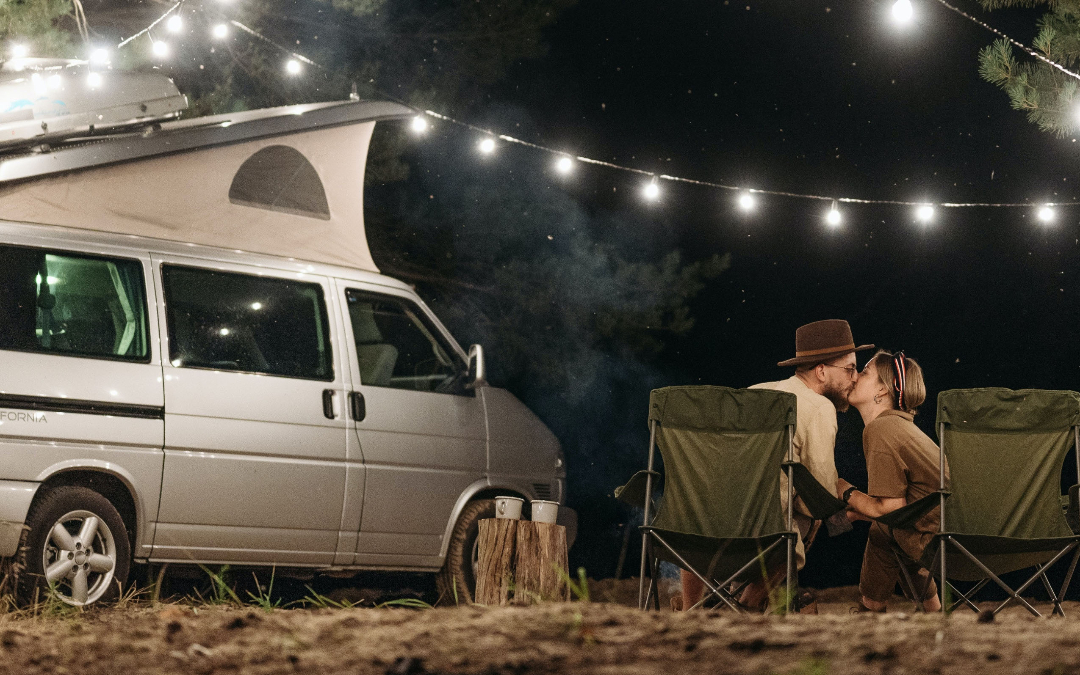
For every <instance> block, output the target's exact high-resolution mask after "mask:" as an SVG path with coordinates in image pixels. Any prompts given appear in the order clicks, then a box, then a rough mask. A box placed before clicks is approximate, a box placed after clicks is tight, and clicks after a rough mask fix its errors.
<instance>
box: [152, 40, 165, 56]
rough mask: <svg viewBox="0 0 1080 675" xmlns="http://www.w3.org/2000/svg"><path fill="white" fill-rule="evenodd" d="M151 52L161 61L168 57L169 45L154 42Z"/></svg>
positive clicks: (157, 41) (159, 41) (158, 41)
mask: <svg viewBox="0 0 1080 675" xmlns="http://www.w3.org/2000/svg"><path fill="white" fill-rule="evenodd" d="M151 51H153V52H154V56H157V57H158V58H162V59H163V58H165V57H166V56H168V55H169V44H168V43H167V42H162V41H161V40H154V44H153V45H152V46H151Z"/></svg>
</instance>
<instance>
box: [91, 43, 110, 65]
mask: <svg viewBox="0 0 1080 675" xmlns="http://www.w3.org/2000/svg"><path fill="white" fill-rule="evenodd" d="M90 63H93V64H96V65H99V66H104V65H108V63H109V50H108V49H105V48H104V47H98V48H97V49H95V50H93V51H92V52H90Z"/></svg>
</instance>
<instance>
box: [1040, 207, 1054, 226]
mask: <svg viewBox="0 0 1080 675" xmlns="http://www.w3.org/2000/svg"><path fill="white" fill-rule="evenodd" d="M1037 215H1038V217H1039V220H1040V221H1041V222H1043V223H1052V222H1054V209H1052V208H1050V206H1049V205H1047V206H1043V207H1042V208H1040V209H1039V213H1038V214H1037Z"/></svg>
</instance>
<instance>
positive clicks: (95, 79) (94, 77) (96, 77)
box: [86, 73, 101, 89]
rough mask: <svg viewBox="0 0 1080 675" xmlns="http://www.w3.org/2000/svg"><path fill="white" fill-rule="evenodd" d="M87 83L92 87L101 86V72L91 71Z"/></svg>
mask: <svg viewBox="0 0 1080 675" xmlns="http://www.w3.org/2000/svg"><path fill="white" fill-rule="evenodd" d="M86 85H87V86H88V87H90V88H91V89H96V88H98V87H100V86H101V73H90V74H89V75H87V76H86Z"/></svg>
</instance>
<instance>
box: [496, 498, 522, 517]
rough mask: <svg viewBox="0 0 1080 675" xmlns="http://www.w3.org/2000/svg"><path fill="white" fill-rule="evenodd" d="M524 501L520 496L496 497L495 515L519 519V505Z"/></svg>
mask: <svg viewBox="0 0 1080 675" xmlns="http://www.w3.org/2000/svg"><path fill="white" fill-rule="evenodd" d="M524 503H525V500H524V499H521V498H520V497H496V498H495V517H496V518H506V519H509V520H521V505H522V504H524Z"/></svg>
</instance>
